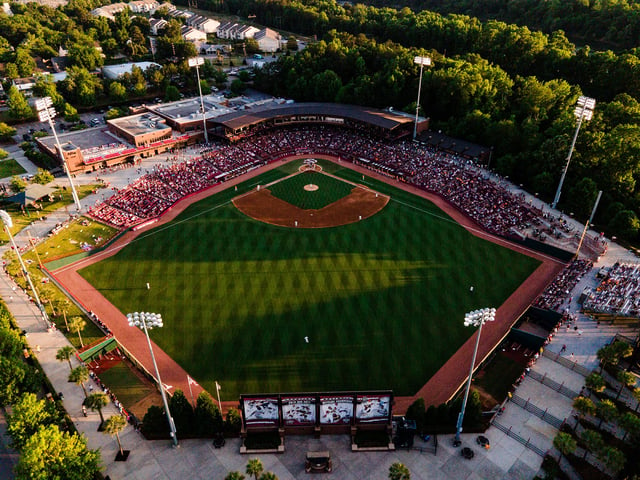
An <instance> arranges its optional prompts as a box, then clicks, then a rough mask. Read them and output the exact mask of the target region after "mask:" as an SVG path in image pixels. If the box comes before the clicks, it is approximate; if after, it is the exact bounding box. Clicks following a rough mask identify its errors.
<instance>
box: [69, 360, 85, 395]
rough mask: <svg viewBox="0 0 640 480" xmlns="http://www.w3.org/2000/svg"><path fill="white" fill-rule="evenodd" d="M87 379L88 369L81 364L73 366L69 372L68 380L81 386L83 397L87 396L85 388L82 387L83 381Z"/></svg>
mask: <svg viewBox="0 0 640 480" xmlns="http://www.w3.org/2000/svg"><path fill="white" fill-rule="evenodd" d="M87 380H89V369H88V368H87V367H85V366H83V365H81V366H79V367H76V368H74V369H73V370H71V373H69V381H70V382H73V383H75V384H76V385H80V386H81V387H82V391H83V392H84V396H85V398H86V397H87V389H86V388H85V387H84V382H86V381H87Z"/></svg>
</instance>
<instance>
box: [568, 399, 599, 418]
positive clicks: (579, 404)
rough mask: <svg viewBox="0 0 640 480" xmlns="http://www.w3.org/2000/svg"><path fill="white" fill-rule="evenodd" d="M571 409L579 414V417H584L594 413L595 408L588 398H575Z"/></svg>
mask: <svg viewBox="0 0 640 480" xmlns="http://www.w3.org/2000/svg"><path fill="white" fill-rule="evenodd" d="M573 408H575V409H576V411H577V412H578V413H579V414H580V416H581V417H584V416H585V415H593V414H594V413H596V406H595V404H594V403H593V401H592V400H591V399H590V398H587V397H582V396H580V397H576V398H575V399H574V400H573Z"/></svg>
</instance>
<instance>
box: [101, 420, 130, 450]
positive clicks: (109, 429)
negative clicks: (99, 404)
mask: <svg viewBox="0 0 640 480" xmlns="http://www.w3.org/2000/svg"><path fill="white" fill-rule="evenodd" d="M126 426H127V420H126V419H125V418H124V417H123V416H122V415H111V416H110V417H109V418H107V421H106V422H104V425H103V430H102V431H103V432H104V433H108V434H109V435H115V436H116V440H117V441H118V449H120V455H124V453H123V452H122V444H121V443H120V432H121V431H122V430H124V427H126Z"/></svg>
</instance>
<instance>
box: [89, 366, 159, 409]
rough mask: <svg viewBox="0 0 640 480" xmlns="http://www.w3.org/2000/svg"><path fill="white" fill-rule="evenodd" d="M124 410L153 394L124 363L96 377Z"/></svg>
mask: <svg viewBox="0 0 640 480" xmlns="http://www.w3.org/2000/svg"><path fill="white" fill-rule="evenodd" d="M98 376H99V377H100V380H102V383H104V384H105V385H106V386H107V387H109V390H111V391H112V392H113V393H114V394H115V396H116V398H117V399H118V401H119V402H120V403H122V405H124V407H125V408H126V409H130V408H131V406H132V405H134V404H136V403H137V402H139V401H140V400H142V399H144V398H146V397H147V396H148V395H149V394H150V393H153V392H154V388H153V387H151V386H150V385H148V384H146V383H144V382H143V381H142V380H140V379H139V378H138V377H137V376H136V374H135V373H133V372H132V371H131V369H130V368H129V366H128V365H127V364H126V363H125V362H120V363H118V364H116V365H114V366H113V367H111V368H110V369H108V370H105V371H104V372H100V374H99V375H98Z"/></svg>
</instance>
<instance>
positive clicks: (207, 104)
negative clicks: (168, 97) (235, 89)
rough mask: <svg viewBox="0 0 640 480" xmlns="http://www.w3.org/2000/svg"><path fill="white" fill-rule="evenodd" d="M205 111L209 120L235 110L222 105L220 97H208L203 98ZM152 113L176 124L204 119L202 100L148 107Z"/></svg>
mask: <svg viewBox="0 0 640 480" xmlns="http://www.w3.org/2000/svg"><path fill="white" fill-rule="evenodd" d="M203 101H204V109H205V112H206V117H207V118H208V119H212V118H217V117H219V116H221V115H226V114H228V113H230V112H232V111H233V110H232V109H230V108H228V107H225V106H224V105H222V102H224V101H225V98H224V97H221V96H218V95H206V96H204V97H203ZM147 108H148V109H149V110H151V111H152V112H155V113H157V114H158V115H161V116H163V117H165V118H168V119H171V120H173V121H174V122H176V123H182V122H191V121H193V120H194V119H198V118H200V119H201V118H202V116H201V113H200V98H198V97H194V98H188V99H185V100H180V101H178V102H171V103H165V104H162V105H147Z"/></svg>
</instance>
